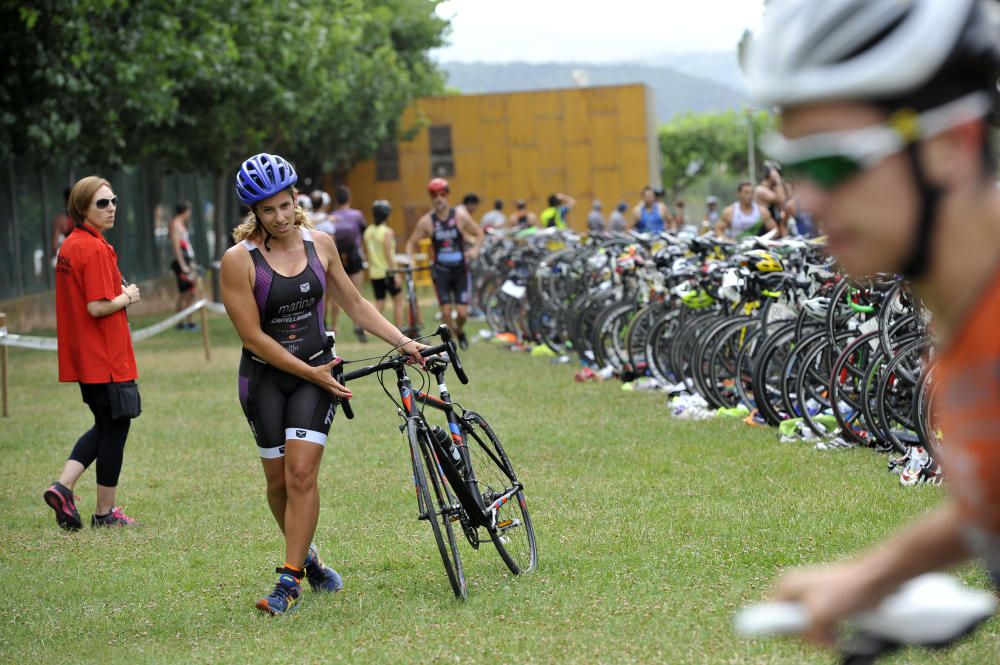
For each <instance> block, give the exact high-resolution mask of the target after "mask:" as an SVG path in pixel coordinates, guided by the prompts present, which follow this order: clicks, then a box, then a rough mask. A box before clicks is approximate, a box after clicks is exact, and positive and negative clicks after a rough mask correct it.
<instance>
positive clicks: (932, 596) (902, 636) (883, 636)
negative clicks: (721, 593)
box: [735, 573, 997, 655]
mask: <svg viewBox="0 0 1000 665" xmlns="http://www.w3.org/2000/svg"><path fill="white" fill-rule="evenodd" d="M996 608H997V600H996V598H995V597H994V596H993V595H992V594H990V593H988V592H985V591H981V590H978V589H970V588H968V587H966V586H964V585H963V584H961V583H960V582H959V581H958V579H957V578H955V577H953V576H951V575H945V574H941V573H928V574H926V575H921V576H920V577H917V578H914V579H913V580H910V581H909V582H906V583H905V584H903V585H902V586H901V587H900V588H899V590H898V591H897V592H896V593H894V594H893V595H891V596H889V597H887V598H885V599H884V600H883V601H882V603H881V604H879V605H878V607H876V608H874V609H872V610H869V611H866V612H862V613H860V614H857V615H855V616H853V617H852V618H851V619H849V620H848V622H847V623H849V624H851V625H853V626H854V627H855V628H856V629H857V630H858V631H860V632H861V633H862V634H863V635H868V636H871V637H874V638H878V639H879V640H881V641H882V642H883V643H884V645H883V646H884V650H885V651H888V650H889V648H891V647H894V646H899V645H925V646H943V645H947V644H950V643H952V642H954V641H955V640H957V639H958V638H960V637H962V636H964V635H966V634H968V633H969V632H971V631H972V630H973V629H974V628H975V627H976V626H978V625H979V624H980V623H981V622H983V621H985V620H986V619H987V618H989V617H990V616H991V615H992V614H993V613H994V612H995V611H996ZM808 619H809V617H808V614H807V612H806V610H805V608H804V607H803V606H802V605H800V604H798V603H762V604H760V605H755V606H751V607H748V608H745V609H743V610H742V611H741V612H739V613H738V614H737V615H736V619H735V628H736V632H738V633H740V634H741V635H744V636H747V637H760V636H766V635H790V634H795V633H799V632H801V631H802V630H804V629H805V628H806V626H807V624H808ZM850 646H851V645H850V644H848V645H847V647H848V649H850ZM876 655H877V654H876Z"/></svg>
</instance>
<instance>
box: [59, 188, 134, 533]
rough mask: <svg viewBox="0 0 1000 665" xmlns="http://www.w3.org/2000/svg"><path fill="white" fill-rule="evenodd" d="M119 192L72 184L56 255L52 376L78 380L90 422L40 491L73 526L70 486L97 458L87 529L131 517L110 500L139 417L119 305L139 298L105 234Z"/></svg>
mask: <svg viewBox="0 0 1000 665" xmlns="http://www.w3.org/2000/svg"><path fill="white" fill-rule="evenodd" d="M117 203H118V197H116V196H115V194H114V192H113V191H112V190H111V184H110V183H109V182H108V181H107V180H104V179H102V178H99V177H97V176H88V177H86V178H84V179H82V180H80V181H79V182H77V183H76V184H75V185H74V186H73V189H72V190H71V191H70V194H69V213H70V216H71V217H72V218H73V222H74V225H75V226H74V229H73V231H72V232H70V234H69V236H68V237H67V238H66V240H65V242H63V244H62V247H60V248H59V254H58V256H57V257H56V333H57V337H58V342H59V380H60V381H65V382H69V381H73V382H76V383H79V384H80V392H81V393H82V395H83V401H84V403H85V404H86V405H87V406H88V407H89V408H90V411H91V413H93V414H94V426H93V427H92V428H90V429H89V430H88V431H87V432H85V433H84V434H83V436H81V437H80V439H79V440H78V441H77V442H76V445H75V446H74V447H73V451H72V452H71V453H70V456H69V459H68V460H67V461H66V464H65V465H64V466H63V471H62V475H60V476H59V480H58V481H56V482H54V483H52V485H51V486H50V487H49V488H48V489H47V490H45V494H44V498H45V503H47V504H48V505H49V506H50V507H51V508H52V510H54V511H55V515H56V522H57V523H58V524H59V526H61V527H62V528H64V529H67V530H71V531H76V530H78V529H81V528H83V521H82V520H81V519H80V513H79V512H78V511H77V509H76V503H75V500H74V499H75V497H74V496H73V487H74V486H75V485H76V481H77V480H79V478H80V476H81V475H82V474H83V472H84V470H86V468H87V467H88V466H90V465H91V463H93V462H94V461H95V460H96V461H97V507H96V511H95V513H94V516H93V517H92V518H91V520H90V526H92V527H105V526H107V527H114V526H128V525H130V524H134V523H135V520H133V519H132V518H130V517H128V516H126V515H125V513H124V512H122V509H121V507H119V506H116V505H114V504H115V489H116V487H117V485H118V475H119V473H120V472H121V467H122V458H123V454H124V450H125V440H126V438H127V437H128V430H129V425H130V424H131V418H134V417H136V416H137V415H139V392H138V388H137V386H136V385H135V380H136V378H137V377H138V372H137V371H136V367H135V355H134V353H133V352H132V337H131V334H130V333H129V328H128V318H127V317H126V315H125V309H126V308H127V307H128V306H129V305H132V304H134V303H137V302H139V287H138V286H136V285H135V284H129V285H125V284H124V282H123V280H122V275H121V272H119V270H118V257H117V255H116V254H115V250H114V248H113V247H112V246H111V244H110V243H109V242H108V241H107V240H105V239H104V232H105V231H106V230H107V229H110V228H112V227H113V226H114V224H115V210H116V207H117Z"/></svg>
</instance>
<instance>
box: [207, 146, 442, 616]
mask: <svg viewBox="0 0 1000 665" xmlns="http://www.w3.org/2000/svg"><path fill="white" fill-rule="evenodd" d="M297 179H298V178H297V175H296V173H295V169H294V167H293V166H292V165H291V164H290V163H289V162H287V161H286V160H284V159H282V158H281V157H279V156H278V155H271V154H267V153H261V154H259V155H255V156H253V157H251V158H250V159H247V160H246V161H245V162H243V165H242V167H241V168H240V170H239V173H238V174H237V176H236V194H237V196H238V197H239V199H240V201H242V202H243V203H244V204H246V205H247V206H250V214H249V216H248V217H247V220H246V221H245V222H244V223H243V224H241V225H240V226H238V227H237V228H236V230H235V231H234V232H233V238H234V240H235V241H236V243H237V244H236V245H235V246H234V247H232V248H230V249H229V250H228V251H227V252H226V254H225V256H224V257H223V259H222V270H221V292H222V300H223V303H224V304H225V306H226V312H227V314H228V315H229V318H230V320H231V321H232V324H233V327H234V328H235V329H236V332H237V333H238V334H239V336H240V339H241V340H242V341H243V354H242V358H241V360H240V369H239V397H240V404H241V406H242V408H243V413H244V414H245V416H246V418H247V421H248V422H249V424H250V429H251V431H252V432H253V435H254V438H255V439H256V442H257V450H258V453H259V455H260V458H261V464H262V465H263V468H264V477H265V480H266V482H267V502H268V505H269V507H270V508H271V512H272V514H273V515H274V519H275V521H276V522H277V523H278V527H279V528H280V529H281V531H282V533H283V534H284V536H285V559H284V564H283V565H282V566H281V567H279V568H278V569H277V572H278V573H279V576H278V581H277V584H276V585H275V587H274V590H273V591H272V592H271V593H270V595H268V596H266V597H263V598H261V599H260V600H258V601H257V603H256V607H257V608H258V609H260V610H261V611H263V612H267V613H268V614H271V615H275V614H283V613H286V612H289V611H291V610H293V609H295V608H296V607H297V605H298V602H299V600H300V599H301V597H302V586H301V580H302V578H303V577H305V578H306V579H307V580H308V582H309V585H310V586H311V587H312V589H313V590H314V591H326V592H335V591H339V590H340V589H341V588H342V586H343V583H342V581H341V578H340V575H339V574H337V572H336V571H335V570H333V569H332V568H330V567H328V566H326V565H324V564H323V562H322V561H321V559H320V557H319V551H318V549H317V547H316V546H315V544H313V543H312V538H313V535H314V532H315V530H316V524H317V522H318V519H319V489H318V486H317V476H318V474H319V465H320V461H321V460H322V457H323V451H324V448H325V446H326V440H327V434H328V433H329V430H330V425H331V423H332V422H333V416H334V410H335V406H336V400H337V399H350V397H351V392H350V390H348V389H347V388H345V387H344V386H343V385H341V384H340V383H339V382H337V381H336V380H335V379H334V378H333V376H332V370H333V368H334V367H335V366H336V365H337V364H338V363H339V362H340V359H339V358H335V357H334V352H333V349H332V344H330V343H329V342H328V337H327V334H326V330H325V328H324V325H323V316H324V295H325V293H326V291H327V289H328V288H329V289H330V290H332V292H333V294H334V297H335V298H336V300H337V302H338V304H339V305H340V306H341V307H343V309H344V311H345V312H347V314H348V316H350V317H351V319H352V320H353V321H354V322H355V323H357V324H358V325H360V326H361V327H363V328H364V329H365V330H366V331H368V332H370V333H372V334H373V335H376V336H377V337H380V338H381V339H383V340H384V341H386V342H387V343H389V344H391V345H393V346H395V347H398V348H400V349H401V350H402V351H403V352H404V353H406V354H409V355H411V356H412V357H413V358H414V360H415V361H417V362H420V363H423V360H422V359H421V356H420V350H421V349H422V348H424V345H423V344H419V343H417V342H414V341H413V340H412V339H410V338H408V337H406V336H405V335H403V334H402V333H401V332H400V331H399V330H398V329H397V328H396V327H395V326H393V325H392V324H391V323H389V322H388V321H387V320H386V319H385V318H383V317H382V315H381V314H379V312H378V311H376V309H375V308H374V307H373V306H372V305H371V303H369V302H368V301H367V300H365V299H364V298H362V297H361V294H360V293H358V290H357V288H356V287H355V286H354V284H353V283H352V282H351V280H350V278H349V277H348V276H347V273H346V272H345V271H344V267H343V265H342V264H341V261H340V256H339V254H338V253H337V250H336V247H335V246H334V243H333V240H332V239H331V238H330V237H329V236H327V235H326V234H323V233H316V234H313V233H312V232H311V230H310V228H311V225H310V223H309V220H308V218H307V217H306V215H305V212H304V211H303V210H302V209H301V208H298V207H297V206H296V203H295V202H296V196H297V192H296V190H295V183H296V182H297Z"/></svg>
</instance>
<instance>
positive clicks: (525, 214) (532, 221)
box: [508, 199, 538, 231]
mask: <svg viewBox="0 0 1000 665" xmlns="http://www.w3.org/2000/svg"><path fill="white" fill-rule="evenodd" d="M516 205H517V210H515V211H514V212H513V213H512V214H511V216H510V219H509V220H508V222H509V223H510V226H511V227H512V228H516V229H518V230H521V231H523V230H524V229H526V228H529V227H537V226H538V215H536V214H535V213H533V212H531V211H530V210H528V202H527V201H525V200H524V199H518V200H517V204H516Z"/></svg>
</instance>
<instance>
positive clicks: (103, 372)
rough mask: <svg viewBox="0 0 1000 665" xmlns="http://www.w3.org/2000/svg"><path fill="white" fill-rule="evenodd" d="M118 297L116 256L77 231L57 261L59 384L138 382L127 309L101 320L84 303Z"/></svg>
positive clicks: (95, 236)
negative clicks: (60, 382) (63, 382)
mask: <svg viewBox="0 0 1000 665" xmlns="http://www.w3.org/2000/svg"><path fill="white" fill-rule="evenodd" d="M121 294H122V275H121V273H120V272H119V271H118V257H117V255H116V254H115V250H114V248H113V247H112V246H111V245H110V243H108V241H106V240H105V239H104V238H102V237H101V236H99V235H98V234H97V233H95V232H94V231H92V230H91V229H89V228H87V227H86V226H84V227H83V228H77V229H76V230H74V231H73V232H72V233H70V234H69V237H68V238H66V241H65V242H64V243H63V244H62V247H60V248H59V255H58V256H57V257H56V336H57V338H58V341H59V380H60V381H79V382H80V383H108V382H111V381H129V380H133V379H135V378H137V374H138V373H137V371H136V367H135V355H134V354H133V352H132V336H131V333H130V332H129V329H128V318H127V317H126V316H125V310H123V309H122V310H119V311H117V312H115V313H114V314H109V315H108V316H102V317H100V318H97V317H94V316H91V314H90V312H88V311H87V303H88V302H93V301H95V300H113V299H114V298H116V297H118V296H120V295H121Z"/></svg>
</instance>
